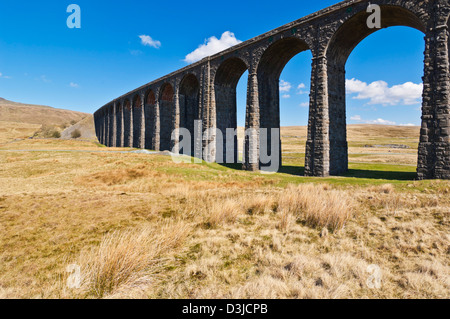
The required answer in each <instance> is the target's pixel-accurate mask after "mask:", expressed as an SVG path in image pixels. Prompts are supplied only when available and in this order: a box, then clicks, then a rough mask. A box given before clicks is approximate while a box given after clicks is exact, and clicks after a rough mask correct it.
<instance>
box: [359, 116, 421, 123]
mask: <svg viewBox="0 0 450 319" xmlns="http://www.w3.org/2000/svg"><path fill="white" fill-rule="evenodd" d="M350 120H352V121H355V122H358V123H361V124H377V125H398V126H416V125H415V124H412V123H408V124H397V123H396V122H394V121H389V120H385V119H382V118H379V119H376V120H364V119H363V118H362V117H361V116H360V115H355V116H352V117H351V118H350Z"/></svg>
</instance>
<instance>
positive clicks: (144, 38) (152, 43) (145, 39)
mask: <svg viewBox="0 0 450 319" xmlns="http://www.w3.org/2000/svg"><path fill="white" fill-rule="evenodd" d="M139 38H141V43H142V45H145V46H149V47H153V48H155V49H159V48H160V47H161V42H159V41H157V40H153V39H152V37H151V36H149V35H145V34H143V35H140V36H139Z"/></svg>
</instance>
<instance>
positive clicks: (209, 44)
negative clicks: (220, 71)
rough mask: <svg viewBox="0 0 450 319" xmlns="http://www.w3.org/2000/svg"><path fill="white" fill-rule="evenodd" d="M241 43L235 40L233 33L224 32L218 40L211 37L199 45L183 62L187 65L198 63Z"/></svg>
mask: <svg viewBox="0 0 450 319" xmlns="http://www.w3.org/2000/svg"><path fill="white" fill-rule="evenodd" d="M241 42H242V41H241V40H238V39H236V36H235V35H234V33H233V32H230V31H226V32H224V33H223V34H222V36H221V37H220V39H217V38H216V37H214V36H212V37H210V38H209V39H207V40H205V43H204V44H201V45H200V46H199V47H198V48H197V49H196V50H194V51H193V52H191V53H189V54H188V55H186V57H185V59H184V61H185V62H187V63H194V62H197V61H200V60H201V59H203V58H206V57H208V56H211V55H214V54H216V53H219V52H221V51H223V50H226V49H228V48H230V47H232V46H235V45H237V44H239V43H241Z"/></svg>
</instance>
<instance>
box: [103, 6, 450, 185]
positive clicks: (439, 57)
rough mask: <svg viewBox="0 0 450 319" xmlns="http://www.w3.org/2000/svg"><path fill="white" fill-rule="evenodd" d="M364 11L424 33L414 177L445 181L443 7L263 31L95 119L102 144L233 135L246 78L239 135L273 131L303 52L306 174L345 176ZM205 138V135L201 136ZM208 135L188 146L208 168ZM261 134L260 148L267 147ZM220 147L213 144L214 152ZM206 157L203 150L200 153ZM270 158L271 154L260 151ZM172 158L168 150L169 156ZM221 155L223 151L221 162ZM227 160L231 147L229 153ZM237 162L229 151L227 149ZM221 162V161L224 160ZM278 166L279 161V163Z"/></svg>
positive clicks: (349, 11)
mask: <svg viewBox="0 0 450 319" xmlns="http://www.w3.org/2000/svg"><path fill="white" fill-rule="evenodd" d="M369 2H370V3H372V4H377V5H379V6H380V7H381V14H382V16H381V18H382V20H381V21H382V27H383V28H387V27H391V26H408V27H411V28H415V29H417V30H420V31H422V32H423V34H424V39H425V52H424V76H423V83H424V91H423V105H422V127H421V131H420V145H419V158H418V168H417V177H418V178H419V179H434V178H440V179H450V101H449V99H450V70H449V47H450V38H449V24H450V21H449V16H450V0H422V1H420V0H371V1H366V0H348V1H343V2H340V3H338V4H336V5H334V6H331V7H329V8H326V9H323V10H321V11H319V12H316V13H314V14H311V15H309V16H306V17H304V18H302V19H299V20H297V21H294V22H292V23H289V24H287V25H284V26H282V27H280V28H277V29H275V30H272V31H269V32H267V33H265V34H262V35H260V36H258V37H256V38H253V39H251V40H248V41H246V42H243V43H241V44H239V45H237V46H234V47H232V48H230V49H228V50H225V51H223V52H220V53H218V54H215V55H213V56H211V57H208V58H205V59H203V60H201V61H199V62H197V63H194V64H192V65H189V66H187V67H185V68H183V69H180V70H178V71H176V72H173V73H171V74H169V75H167V76H164V77H162V78H160V79H158V80H155V81H153V82H150V83H148V84H146V85H144V86H142V87H140V88H137V89H136V90H134V91H132V92H129V93H127V94H125V95H123V96H121V97H119V98H117V99H115V100H114V101H112V102H110V103H108V104H106V105H105V106H103V107H102V108H101V109H99V110H98V111H97V112H96V113H95V114H94V118H95V128H96V132H97V136H98V138H99V140H100V142H101V143H102V144H105V145H107V146H110V147H136V148H147V149H153V150H161V151H163V150H172V149H173V147H174V146H175V145H176V143H177V138H178V139H179V136H178V137H176V138H175V140H172V138H171V135H172V131H173V130H174V129H176V128H187V129H189V130H190V131H191V132H192V131H193V129H194V121H196V120H198V121H201V123H202V127H203V130H206V129H208V128H218V129H221V130H222V131H223V132H225V129H226V128H236V125H237V124H236V123H237V120H236V86H237V83H238V81H239V79H240V77H241V76H242V75H243V73H244V72H245V71H247V70H248V74H249V75H248V88H247V106H246V121H245V124H246V128H255V129H258V128H279V127H280V112H279V100H280V98H279V77H280V74H281V72H282V70H283V68H284V66H285V65H286V64H287V62H288V61H289V60H290V59H291V58H292V57H294V56H295V55H296V54H298V53H300V52H302V51H306V50H310V51H311V53H312V56H313V58H312V67H311V91H310V106H309V119H308V137H307V143H306V162H305V163H306V164H305V174H306V175H307V176H328V175H339V174H343V173H345V172H346V171H347V169H348V147H347V133H346V105H345V64H346V61H347V59H348V57H349V55H350V53H351V52H352V50H353V49H354V48H355V47H356V46H357V45H358V44H359V43H360V42H361V41H362V40H363V39H364V38H366V37H367V36H369V35H370V34H372V33H374V32H376V31H377V30H378V29H370V28H369V27H368V26H367V22H366V21H367V18H368V17H369V15H370V13H367V7H368V5H369ZM208 131H211V130H208ZM258 135H259V134H254V135H250V136H247V137H246V138H245V142H244V164H243V165H244V168H245V169H247V170H258V169H259V168H260V165H261V163H260V161H259V159H260V154H259V149H260V147H259V146H260V145H259V144H260V142H259V136H258ZM215 139H216V136H215V134H206V140H198V141H194V140H193V141H192V142H193V145H198V146H201V147H203V148H204V151H205V153H206V154H212V155H209V156H207V158H205V160H208V161H214V160H215V157H214V156H215V155H214V154H215V153H216V152H217V149H214V148H215V147H214V146H212V149H211V146H210V145H215ZM270 140H271V139H270V135H269V141H268V142H269V143H270ZM218 145H220V144H218ZM207 148H208V149H207ZM269 149H270V148H269ZM175 151H176V150H175ZM226 151H227V147H226V146H224V153H226ZM228 151H229V152H230V147H228ZM231 151H233V152H234V154H233V156H234V158H235V159H237V156H238V150H237V146H235V147H234V149H233V148H231ZM224 155H225V154H224ZM280 158H281V154H280Z"/></svg>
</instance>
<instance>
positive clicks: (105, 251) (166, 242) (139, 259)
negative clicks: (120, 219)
mask: <svg viewBox="0 0 450 319" xmlns="http://www.w3.org/2000/svg"><path fill="white" fill-rule="evenodd" d="M189 230H190V228H189V226H187V224H185V223H182V222H177V223H167V224H164V225H162V226H160V227H158V228H156V229H155V227H148V226H147V227H144V228H142V229H132V230H127V231H115V232H113V233H111V234H109V235H106V236H105V237H104V238H103V240H102V241H101V243H100V245H99V246H98V247H94V248H92V249H90V250H87V251H83V252H82V253H81V254H80V256H79V258H78V260H77V261H76V264H77V265H80V267H81V274H82V284H81V290H80V291H79V292H78V293H80V294H81V295H85V296H91V297H96V298H102V297H105V296H106V295H108V294H112V293H113V292H115V291H116V290H117V289H119V288H121V287H122V286H128V287H130V286H132V285H134V284H145V283H148V282H151V280H152V279H153V278H152V277H153V276H154V275H155V274H156V273H157V272H160V271H161V270H162V267H163V265H164V256H167V255H168V253H169V252H170V251H172V250H173V249H176V248H178V247H179V246H180V245H181V244H182V243H183V241H184V240H185V239H186V237H187V235H188V233H189Z"/></svg>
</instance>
